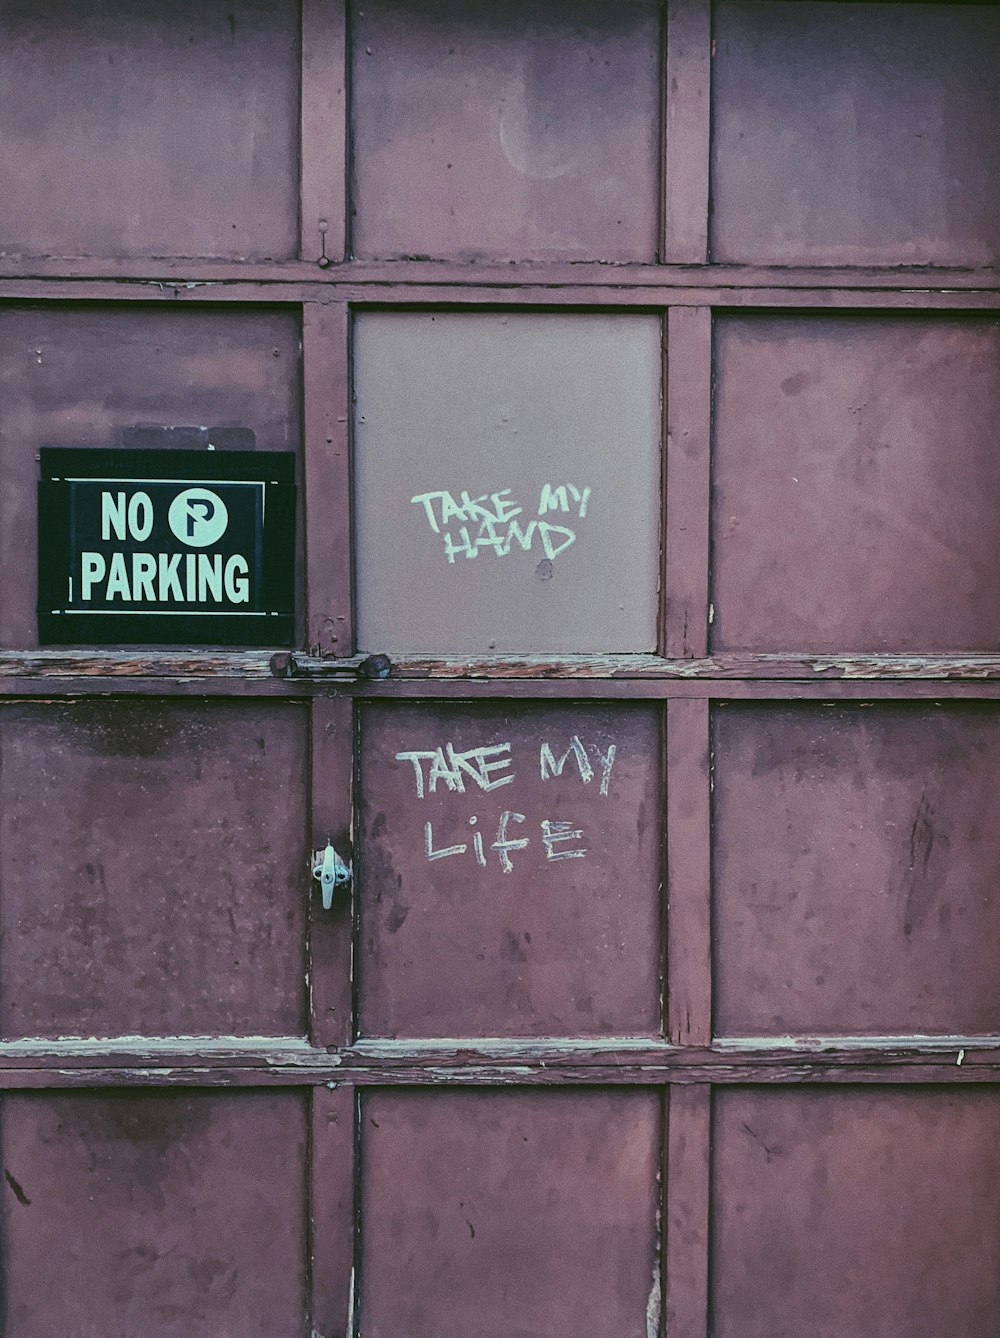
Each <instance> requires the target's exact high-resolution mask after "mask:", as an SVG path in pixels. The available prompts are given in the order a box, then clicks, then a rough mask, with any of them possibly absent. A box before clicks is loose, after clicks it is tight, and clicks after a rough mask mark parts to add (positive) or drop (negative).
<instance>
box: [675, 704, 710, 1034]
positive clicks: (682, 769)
mask: <svg viewBox="0 0 1000 1338" xmlns="http://www.w3.org/2000/svg"><path fill="white" fill-rule="evenodd" d="M709 748H710V740H709V703H708V701H707V700H706V699H704V698H698V697H681V698H676V699H675V700H673V701H670V702H668V703H667V1025H668V1035H669V1037H670V1040H671V1042H672V1043H673V1044H674V1045H692V1046H704V1045H709V1044H710V1043H711V1040H712V938H711V936H712V906H711V897H712V886H711V844H710V843H711V807H710V806H711V794H710V787H711V775H710V756H709Z"/></svg>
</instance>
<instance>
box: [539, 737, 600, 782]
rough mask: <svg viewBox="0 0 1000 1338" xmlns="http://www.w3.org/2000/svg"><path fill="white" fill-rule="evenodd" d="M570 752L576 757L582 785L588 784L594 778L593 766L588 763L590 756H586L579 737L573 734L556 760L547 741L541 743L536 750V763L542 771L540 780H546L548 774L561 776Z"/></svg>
mask: <svg viewBox="0 0 1000 1338" xmlns="http://www.w3.org/2000/svg"><path fill="white" fill-rule="evenodd" d="M570 753H572V754H573V756H574V757H575V758H576V765H577V768H578V769H579V772H580V779H581V780H582V781H583V783H584V785H589V784H590V782H591V781H592V780H593V779H594V768H593V767H592V766H591V765H590V758H589V757H588V756H587V750H586V748H584V746H583V744H582V743H581V742H580V737H579V735H577V734H574V735H573V737H572V738H571V739H570V741H569V747H568V748H567V749H566V751H565V752H564V753H563V755H562V757H560V758H559V760H558V761H556V758H555V756H554V755H553V752H552V749H551V747H550V746H549V744H547V743H543V744H542V746H541V748H540V749H539V752H538V765H539V770H540V771H541V773H542V780H548V778H549V777H550V776H561V775H562V773H563V767H564V766H565V765H566V763H567V762H568V761H569V756H570Z"/></svg>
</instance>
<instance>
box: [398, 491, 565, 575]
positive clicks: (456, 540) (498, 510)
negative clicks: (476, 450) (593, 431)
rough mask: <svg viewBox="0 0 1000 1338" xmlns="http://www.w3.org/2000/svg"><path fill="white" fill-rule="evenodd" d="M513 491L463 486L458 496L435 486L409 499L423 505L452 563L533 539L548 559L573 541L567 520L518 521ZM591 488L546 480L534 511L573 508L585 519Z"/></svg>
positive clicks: (505, 551) (503, 552)
mask: <svg viewBox="0 0 1000 1338" xmlns="http://www.w3.org/2000/svg"><path fill="white" fill-rule="evenodd" d="M511 492H512V490H511V489H510V488H498V489H497V491H496V492H490V493H485V492H484V493H480V494H478V495H476V496H473V495H472V494H471V493H469V492H468V490H466V489H464V488H463V489H462V490H461V491H460V492H459V494H458V497H457V499H456V497H455V495H454V494H453V493H451V492H449V491H448V490H447V489H445V488H439V489H433V490H430V491H428V492H418V493H414V495H413V496H412V497H411V498H410V504H411V505H412V506H420V507H422V508H423V512H424V518H425V519H426V521H427V524H428V526H429V527H430V529H431V532H432V533H433V534H437V535H440V536H441V542H442V547H443V549H444V555H445V558H446V560H447V562H448V564H449V565H450V566H454V565H455V563H456V562H457V560H458V559H459V558H465V559H466V560H467V561H471V560H473V559H475V558H477V557H478V556H479V555H480V553H492V554H493V556H494V557H507V556H509V555H510V553H511V551H512V550H513V548H514V545H515V544H516V545H517V547H518V548H519V549H520V550H521V551H523V552H529V551H530V550H531V548H532V547H533V546H534V545H537V546H538V547H540V548H541V550H542V552H543V554H544V555H545V557H547V558H548V559H550V560H551V559H553V558H555V557H558V555H559V554H560V553H564V552H565V551H566V549H567V548H569V547H570V546H571V545H572V544H574V543H575V542H576V539H577V535H576V531H575V530H573V529H570V528H569V527H568V526H566V525H556V524H553V523H551V522H549V521H547V520H542V519H535V520H530V521H528V522H527V523H526V524H522V523H521V521H519V520H518V519H517V517H519V516H521V515H522V513H523V511H524V507H523V506H521V504H520V503H519V502H518V501H517V500H516V498H514V497H512V496H511ZM590 494H591V489H590V488H589V487H584V488H579V487H577V485H576V484H575V483H559V484H552V483H546V484H544V485H543V487H542V490H541V493H540V496H539V500H538V516H539V517H542V516H546V515H548V514H549V513H550V512H559V513H561V514H564V515H571V514H572V513H573V512H574V511H575V512H576V514H577V516H578V517H579V518H580V519H581V520H583V519H585V517H586V515H587V506H588V503H589V501H590ZM453 522H454V523H453Z"/></svg>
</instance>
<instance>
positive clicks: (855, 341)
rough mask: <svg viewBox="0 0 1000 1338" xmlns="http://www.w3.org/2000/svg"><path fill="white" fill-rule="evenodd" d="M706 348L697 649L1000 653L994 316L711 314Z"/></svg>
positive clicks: (998, 343) (999, 406) (998, 379)
mask: <svg viewBox="0 0 1000 1338" xmlns="http://www.w3.org/2000/svg"><path fill="white" fill-rule="evenodd" d="M715 349H716V365H715V375H716V417H715V425H714V434H713V464H712V475H713V517H712V573H713V602H714V622H713V626H712V645H713V648H714V649H715V650H716V651H735V650H766V651H777V650H788V651H796V652H798V651H805V652H811V653H814V654H824V653H827V654H829V653H837V652H840V653H846V652H850V651H882V652H895V653H905V652H909V651H912V652H916V653H929V652H934V651H936V652H948V651H952V652H954V651H980V652H988V651H992V650H996V649H997V648H998V647H1000V579H998V577H997V566H996V553H997V549H998V547H1000V510H998V509H997V506H996V504H995V496H996V490H995V478H996V441H995V437H994V433H993V429H992V424H993V423H994V422H995V421H996V418H997V416H998V414H1000V376H998V369H1000V323H998V322H997V320H996V317H995V316H983V317H979V316H961V317H957V316H956V317H953V316H949V315H944V314H941V315H934V314H927V315H921V316H905V315H892V316H879V315H861V316H855V315H853V314H851V315H847V314H844V315H837V316H814V315H805V316H800V315H777V316H772V315H762V316H749V317H744V316H737V315H731V316H730V315H723V316H721V317H720V318H718V319H717V321H716V328H715ZM777 515H780V517H781V523H780V525H779V524H775V516H777Z"/></svg>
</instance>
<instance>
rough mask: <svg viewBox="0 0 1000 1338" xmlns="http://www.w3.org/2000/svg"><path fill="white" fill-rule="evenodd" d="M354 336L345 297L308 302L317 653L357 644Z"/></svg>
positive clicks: (311, 576) (306, 380) (309, 484)
mask: <svg viewBox="0 0 1000 1338" xmlns="http://www.w3.org/2000/svg"><path fill="white" fill-rule="evenodd" d="M349 339H350V313H349V311H348V308H347V306H346V305H345V304H344V303H334V304H331V305H330V306H315V305H310V306H306V307H305V308H304V311H303V328H302V373H303V378H302V380H303V395H304V418H305V470H304V472H305V482H304V485H303V495H304V498H305V502H304V506H305V526H306V603H307V619H306V622H307V633H306V640H307V644H308V646H309V648H310V650H311V651H312V652H313V653H314V654H318V655H323V654H327V655H329V654H335V653H338V652H339V653H340V654H346V655H350V653H351V651H352V650H353V646H354V624H353V598H352V583H351V461H350V395H351V391H350V376H349V370H348V368H349V356H350V355H349Z"/></svg>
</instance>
